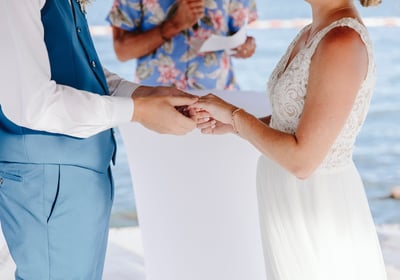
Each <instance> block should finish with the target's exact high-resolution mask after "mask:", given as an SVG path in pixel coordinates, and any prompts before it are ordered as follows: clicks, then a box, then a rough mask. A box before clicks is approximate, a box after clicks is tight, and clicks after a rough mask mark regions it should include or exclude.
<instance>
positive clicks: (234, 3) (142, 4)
mask: <svg viewBox="0 0 400 280" xmlns="http://www.w3.org/2000/svg"><path fill="white" fill-rule="evenodd" d="M204 6H205V11H204V17H203V18H201V20H199V22H198V24H197V26H196V28H190V29H188V30H185V31H182V32H181V33H179V34H178V35H177V36H175V37H174V38H172V39H171V40H170V41H167V42H164V44H163V45H161V46H160V47H159V48H158V49H156V50H155V51H154V52H152V53H151V54H148V55H146V56H143V57H140V58H139V59H138V60H137V67H136V79H135V80H136V81H137V82H139V83H141V84H143V85H167V86H170V85H173V86H175V87H177V88H179V89H239V86H238V85H237V83H236V82H235V77H234V73H233V65H232V61H231V57H230V56H229V55H228V54H227V53H226V52H225V51H222V50H221V51H215V52H208V53H199V52H198V51H197V49H198V48H199V43H198V42H201V41H204V40H205V39H207V38H208V37H209V36H211V35H212V34H215V35H224V36H227V35H231V34H234V33H235V32H237V31H238V30H239V29H240V28H241V27H242V26H243V25H244V24H245V21H246V19H248V22H251V21H254V20H255V19H256V18H257V12H256V4H255V0H204ZM175 8H176V1H175V0H162V1H160V0H114V4H113V7H112V9H111V11H110V13H109V15H108V17H107V20H108V21H109V22H110V23H111V24H112V25H113V26H116V27H119V28H121V29H124V30H127V31H133V32H134V31H146V30H149V29H152V28H154V27H156V26H158V25H160V24H161V23H162V22H163V21H164V20H165V19H166V18H168V17H169V16H171V13H172V12H173V10H174V9H175ZM196 43H197V44H196ZM138 44H140V42H138Z"/></svg>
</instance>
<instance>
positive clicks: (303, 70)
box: [268, 18, 375, 169]
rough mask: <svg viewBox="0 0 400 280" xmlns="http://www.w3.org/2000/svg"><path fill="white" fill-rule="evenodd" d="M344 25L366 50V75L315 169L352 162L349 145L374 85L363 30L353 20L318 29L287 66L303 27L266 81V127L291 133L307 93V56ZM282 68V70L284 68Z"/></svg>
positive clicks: (366, 106) (350, 146) (358, 129)
mask: <svg viewBox="0 0 400 280" xmlns="http://www.w3.org/2000/svg"><path fill="white" fill-rule="evenodd" d="M339 26H347V27H350V28H353V29H354V30H355V31H357V32H358V33H359V34H360V37H361V39H362V40H363V42H364V44H365V45H366V48H367V51H368V59H369V65H368V73H367V76H366V78H365V80H364V82H363V83H362V85H361V87H360V89H359V91H358V94H357V96H356V99H355V102H354V105H353V108H352V111H351V113H350V115H349V117H348V119H347V120H346V123H345V125H344V127H343V129H342V130H341V132H340V134H339V136H338V137H337V139H336V140H335V142H334V144H333V146H332V147H331V149H330V150H329V152H328V154H327V156H326V157H325V159H324V161H323V162H322V164H321V166H320V167H319V168H324V169H325V168H334V167H340V166H344V165H347V164H348V163H349V162H350V161H351V160H352V152H353V146H354V142H355V139H356V136H357V134H358V132H359V131H360V129H361V126H362V124H363V122H364V120H365V117H366V114H367V111H368V107H369V103H370V99H371V94H372V91H373V89H374V86H375V62H374V58H373V52H372V44H371V41H370V39H369V36H368V33H367V30H366V28H365V27H364V26H363V25H362V24H361V23H359V22H358V21H357V20H356V19H353V18H342V19H340V20H338V21H335V22H333V23H332V24H330V25H329V26H327V27H325V28H324V29H322V30H320V31H319V32H318V33H317V34H316V35H315V37H314V38H313V40H312V41H311V42H310V44H309V45H308V47H306V48H304V49H301V50H300V51H299V52H298V54H297V55H296V56H295V57H294V58H293V59H292V61H291V62H290V63H289V65H287V62H288V60H289V57H290V54H291V53H292V50H293V48H294V46H295V45H296V42H297V40H298V39H299V38H300V36H301V35H302V34H303V32H305V31H306V30H307V28H308V27H305V28H303V29H302V30H301V31H300V32H299V34H298V35H297V37H296V38H295V39H294V40H293V42H292V43H291V44H290V45H289V47H288V49H287V51H286V53H285V55H284V56H283V57H282V58H281V60H280V61H279V63H278V64H277V66H276V68H275V70H274V71H273V72H272V74H271V77H270V79H269V81H268V92H269V98H270V102H271V106H272V117H271V122H270V126H271V127H272V128H275V129H278V130H280V131H284V132H287V133H291V134H295V133H296V129H297V126H298V123H299V119H300V117H301V114H302V111H303V106H304V101H305V98H306V94H307V82H308V76H309V67H310V62H311V57H312V56H313V54H314V52H315V49H316V48H317V46H318V44H319V42H320V41H321V39H322V38H323V37H324V36H325V35H326V34H327V33H328V32H329V31H330V30H332V29H333V28H335V27H339ZM285 67H286V69H285Z"/></svg>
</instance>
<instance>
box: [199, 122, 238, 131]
mask: <svg viewBox="0 0 400 280" xmlns="http://www.w3.org/2000/svg"><path fill="white" fill-rule="evenodd" d="M197 128H198V129H200V130H201V133H204V134H226V133H230V132H233V127H232V125H230V124H225V123H222V122H220V121H217V120H214V119H210V120H209V121H208V122H204V123H201V124H197Z"/></svg>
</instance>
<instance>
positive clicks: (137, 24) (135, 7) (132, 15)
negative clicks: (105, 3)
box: [106, 0, 150, 31]
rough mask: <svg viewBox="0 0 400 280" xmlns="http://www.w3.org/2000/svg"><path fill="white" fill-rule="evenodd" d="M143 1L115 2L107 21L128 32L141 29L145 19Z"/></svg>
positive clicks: (121, 0) (119, 0)
mask: <svg viewBox="0 0 400 280" xmlns="http://www.w3.org/2000/svg"><path fill="white" fill-rule="evenodd" d="M141 1H143V0H114V2H113V5H112V7H111V10H110V12H109V14H108V16H107V18H106V20H107V21H108V22H109V23H110V24H111V25H113V26H115V27H119V28H121V29H124V30H127V31H135V30H138V29H140V28H141V20H142V18H143V17H144V15H143V14H142V7H141V4H140V3H141ZM149 12H150V11H149Z"/></svg>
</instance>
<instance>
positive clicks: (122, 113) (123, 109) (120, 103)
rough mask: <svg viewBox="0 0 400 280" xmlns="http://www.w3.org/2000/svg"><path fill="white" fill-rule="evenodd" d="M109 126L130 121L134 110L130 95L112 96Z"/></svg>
mask: <svg viewBox="0 0 400 280" xmlns="http://www.w3.org/2000/svg"><path fill="white" fill-rule="evenodd" d="M111 104H112V115H111V127H116V126H118V125H120V124H123V123H128V122H131V120H132V117H133V112H134V102H133V99H132V98H131V97H121V96H113V97H112V103H111Z"/></svg>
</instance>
